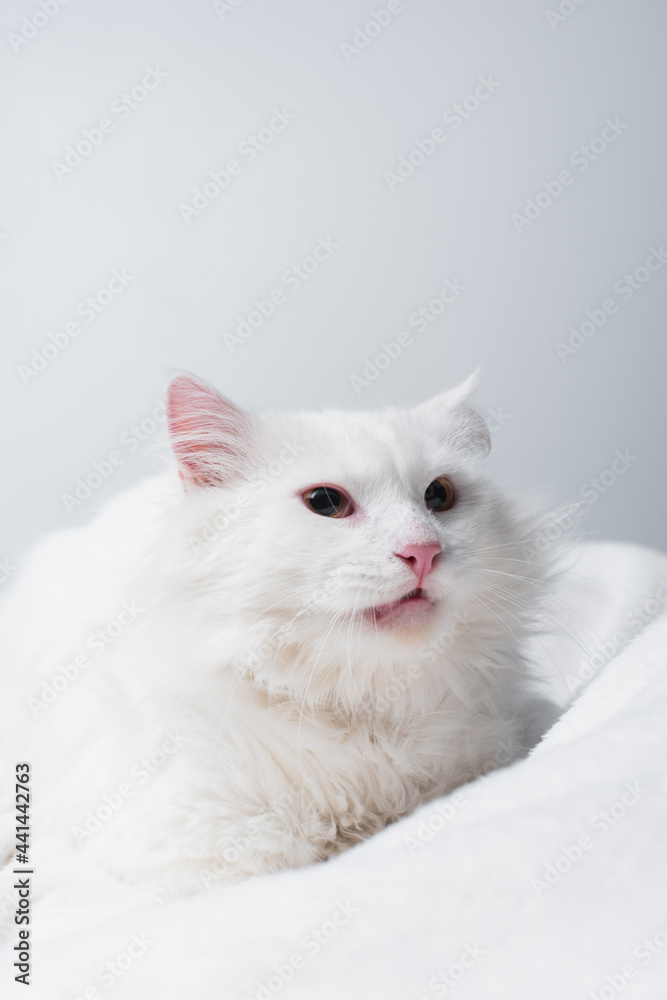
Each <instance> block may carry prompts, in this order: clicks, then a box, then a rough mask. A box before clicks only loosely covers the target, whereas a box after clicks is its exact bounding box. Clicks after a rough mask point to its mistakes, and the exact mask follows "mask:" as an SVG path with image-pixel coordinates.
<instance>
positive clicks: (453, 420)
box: [415, 369, 491, 455]
mask: <svg viewBox="0 0 667 1000" xmlns="http://www.w3.org/2000/svg"><path fill="white" fill-rule="evenodd" d="M478 384H479V369H477V371H476V372H473V374H472V375H469V376H468V378H467V379H466V380H465V382H461V384H460V385H457V386H455V387H454V388H453V389H448V390H447V392H441V393H440V394H439V395H438V396H433V397H432V399H427V400H426V402H425V403H422V404H421V405H420V406H417V407H415V412H416V413H418V414H419V415H420V416H421V417H422V418H426V419H427V420H429V422H432V423H435V424H437V426H438V427H441V428H442V432H443V435H444V436H445V437H446V438H447V440H450V441H451V442H452V444H453V445H454V447H456V448H463V449H466V450H467V451H474V452H480V453H481V454H483V455H486V454H488V451H489V449H490V448H491V437H490V435H489V428H488V427H487V424H486V421H485V420H484V418H483V417H482V416H481V414H480V413H478V412H477V410H476V409H475V408H474V407H473V406H471V405H470V402H469V399H470V396H471V395H472V394H473V392H474V391H475V389H476V388H477V386H478Z"/></svg>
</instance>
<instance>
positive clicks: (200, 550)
mask: <svg viewBox="0 0 667 1000" xmlns="http://www.w3.org/2000/svg"><path fill="white" fill-rule="evenodd" d="M179 378H180V382H179V380H177V383H174V384H176V385H177V387H178V385H180V395H179V394H178V392H176V391H175V390H174V388H173V385H174V384H173V385H172V395H171V404H170V413H171V421H172V432H173V442H174V449H175V453H176V455H177V457H178V460H179V461H178V470H179V471H180V473H181V479H182V480H183V482H184V484H185V489H184V488H183V485H182V483H181V481H180V480H179V477H178V475H177V466H176V465H174V464H173V463H172V467H171V468H170V469H169V470H168V471H167V472H165V473H164V475H160V476H158V477H155V478H153V479H150V480H147V481H145V482H143V483H141V484H140V485H139V486H137V487H135V488H134V489H132V490H130V491H129V492H128V493H126V494H124V495H123V496H120V497H118V498H116V499H114V500H113V501H112V502H110V503H109V504H108V505H107V506H106V508H105V509H103V510H102V512H101V513H100V514H99V515H98V516H97V518H96V519H95V520H93V521H92V522H91V523H90V524H88V525H86V526H84V527H79V528H75V529H72V530H68V531H63V532H60V533H58V534H55V535H53V536H51V537H49V538H47V539H45V540H44V541H43V542H42V543H41V544H40V545H38V546H37V547H36V549H35V550H34V551H33V552H32V553H31V554H30V556H29V557H28V559H27V560H26V562H25V565H24V568H23V571H22V573H21V575H20V578H19V579H18V580H17V582H16V584H15V585H14V587H13V590H12V592H11V593H10V594H9V595H8V596H7V597H6V598H5V600H4V602H3V605H2V609H1V614H2V639H1V640H0V641H1V645H0V663H1V668H0V669H2V700H1V707H0V713H1V714H0V719H1V721H2V734H3V758H4V759H3V760H2V761H1V762H0V763H1V767H2V775H3V777H5V776H7V775H10V779H11V776H12V775H13V768H14V764H15V762H16V761H18V760H30V761H31V762H32V769H33V823H34V829H35V830H37V831H39V836H40V838H50V839H53V840H54V841H56V842H58V843H61V844H62V843H65V844H69V845H70V846H72V845H76V846H78V847H79V848H80V850H81V851H83V852H84V853H85V854H86V855H87V856H88V857H89V858H90V859H91V860H94V861H97V862H99V863H100V864H102V865H104V866H106V867H107V868H109V869H110V870H112V871H113V872H115V873H117V874H119V875H121V876H123V877H125V878H128V879H138V878H145V877H146V876H147V873H148V872H149V871H150V872H153V871H160V870H164V869H168V868H169V869H176V870H178V869H179V868H180V869H183V870H191V869H193V868H200V867H208V868H210V867H211V866H214V867H215V868H216V870H217V871H222V873H223V877H225V878H229V879H230V880H232V879H237V878H240V877H245V876H248V875H254V874H259V873H261V872H269V871H275V870H277V869H280V868H283V867H290V866H297V865H301V864H305V863H308V862H312V861H316V860H319V859H323V858H326V857H328V856H330V855H332V854H335V853H337V852H338V851H340V850H341V849H343V848H345V847H346V846H348V845H351V844H353V843H355V842H357V841H359V840H361V839H363V838H365V837H368V836H369V835H370V834H372V833H373V832H374V831H376V830H379V829H381V828H382V827H384V826H385V825H386V824H387V823H389V822H392V821H393V820H395V819H397V818H398V817H399V816H401V815H404V814H406V813H407V812H409V811H410V810H412V809H414V808H415V807H416V806H417V805H419V804H420V803H422V802H424V801H425V800H428V799H431V798H433V797H435V796H438V795H441V794H443V793H445V792H447V791H448V790H450V789H451V788H453V787H455V786H456V785H458V784H461V783H462V782H465V781H468V780H469V779H471V778H473V777H474V776H476V775H479V774H480V773H483V772H484V771H486V770H489V769H490V768H492V767H495V766H498V765H499V764H501V763H506V762H507V761H508V760H509V759H510V757H512V756H517V755H520V754H521V753H522V752H525V750H527V749H528V748H529V746H531V745H532V744H534V742H535V741H536V740H537V738H538V737H539V735H540V733H541V731H542V729H543V728H544V726H545V724H546V721H545V720H546V717H547V715H548V714H549V709H548V708H547V713H546V715H545V714H544V709H545V705H544V703H543V701H542V700H541V699H540V698H539V697H538V696H537V695H536V694H535V693H534V691H533V690H531V686H530V683H529V682H530V675H529V670H528V668H527V667H526V665H525V664H524V662H523V657H522V648H523V645H524V642H525V639H526V636H527V634H528V632H529V631H530V630H531V629H533V628H534V627H535V625H536V622H537V619H538V613H539V606H540V598H541V596H542V595H543V588H544V584H545V581H546V579H547V570H546V568H545V567H544V566H542V565H540V564H539V562H538V561H536V560H535V559H526V558H525V553H524V550H523V548H522V546H523V544H524V543H525V541H526V540H527V538H528V537H529V536H531V534H532V533H533V532H534V530H535V523H534V521H533V517H532V515H531V514H529V513H524V512H522V508H521V506H520V505H519V504H517V503H516V501H514V500H512V499H509V498H507V497H505V496H504V495H503V494H502V493H501V492H500V491H499V490H498V489H497V488H496V487H495V486H493V485H492V484H491V483H489V482H488V481H487V479H486V478H485V477H484V475H483V472H482V462H483V456H484V453H485V452H486V450H487V446H488V435H487V433H486V429H485V427H484V425H483V422H482V421H481V418H479V417H478V416H477V414H476V413H475V411H474V410H473V409H472V408H471V407H469V406H468V404H467V402H466V399H467V395H468V393H469V392H470V390H471V388H472V386H471V384H465V385H464V386H463V387H460V388H459V389H458V390H453V391H452V392H451V393H448V394H444V395H442V396H439V397H436V399H434V400H431V401H429V402H428V403H426V404H423V405H422V406H420V407H416V408H414V409H412V410H398V409H396V410H393V409H392V410H386V411H383V412H379V413H367V412H337V411H327V412H322V413H270V414H260V415H256V416H252V417H247V416H243V415H240V414H239V413H238V411H237V410H235V409H234V408H233V407H231V404H227V403H226V402H225V401H223V400H222V399H221V398H220V397H217V396H216V395H215V394H214V393H213V391H212V390H210V389H208V388H207V387H205V386H204V385H203V384H202V383H199V382H197V381H196V380H191V379H189V378H188V377H186V376H181V377H179ZM192 400H194V409H193V411H192V412H193V417H192V420H190V421H189V422H188V420H187V419H186V420H185V422H184V419H183V414H184V412H187V410H188V406H189V405H191V401H192ZM197 406H199V411H198V412H197ZM445 474H446V475H448V476H449V477H450V478H451V479H452V480H453V481H454V483H455V485H456V487H457V490H458V492H459V500H458V502H457V504H456V505H455V506H454V507H452V509H451V510H449V511H446V512H443V513H439V514H435V513H433V512H432V511H431V510H429V509H428V508H427V506H426V504H425V503H424V500H423V494H424V490H425V488H426V487H427V486H428V484H429V483H430V482H431V480H433V479H434V478H435V477H437V476H441V475H445ZM318 483H330V484H337V485H340V486H342V487H344V488H345V489H346V490H347V492H348V493H349V494H350V496H351V497H352V498H353V499H354V501H355V503H356V504H357V505H358V507H359V509H360V512H361V513H360V516H358V517H350V518H342V519H330V518H326V517H321V516H318V515H317V514H314V513H313V512H312V511H309V510H308V509H307V508H306V506H305V505H304V504H303V502H302V501H301V499H300V493H302V492H303V491H304V490H305V489H306V488H308V487H310V486H313V485H317V484H318ZM434 537H435V538H437V539H438V540H439V542H440V544H441V546H442V555H441V557H440V558H439V559H438V562H437V565H436V566H435V568H434V571H433V573H432V575H431V577H430V578H429V581H428V586H429V590H430V594H431V596H432V597H433V599H434V600H435V601H436V604H435V608H434V610H433V613H432V614H431V617H430V619H429V621H428V622H427V624H426V625H424V626H422V627H420V628H412V629H410V628H407V627H405V628H394V629H377V630H376V629H375V628H374V627H373V624H372V622H369V621H368V619H367V618H362V617H361V616H360V613H359V612H360V610H361V609H363V608H369V607H378V606H380V605H382V604H386V603H388V602H391V601H395V600H397V599H398V598H400V597H401V596H402V595H403V594H405V593H406V592H408V591H410V590H411V589H412V588H413V586H414V576H413V574H412V571H411V570H410V568H409V567H408V566H407V565H406V564H405V562H404V561H403V560H400V559H398V558H397V557H396V555H395V553H396V552H399V551H401V547H403V546H405V545H407V544H418V543H420V542H427V541H429V540H432V539H433V538H434ZM123 602H125V603H126V605H128V606H129V607H130V609H132V608H133V607H134V610H133V611H130V612H128V611H127V609H126V610H125V612H124V613H123V614H122V616H121V617H122V619H123V621H126V622H128V624H126V625H122V623H121V628H122V631H121V634H119V635H118V636H117V637H114V638H113V641H112V642H111V643H110V644H109V645H108V646H107V647H106V648H105V652H103V653H100V654H98V653H97V652H95V647H94V641H95V640H94V639H91V636H92V635H94V633H95V630H96V629H99V628H102V629H105V630H106V628H107V627H108V625H109V623H112V622H114V621H116V620H117V618H118V614H119V611H120V609H121V606H122V605H123ZM133 602H134V603H133ZM132 616H134V620H132ZM115 630H116V631H118V626H116V627H115ZM91 643H92V645H91ZM82 653H85V654H87V657H88V661H89V664H90V665H89V666H86V667H85V668H82V669H80V670H79V671H78V672H77V670H76V669H74V670H72V669H70V671H69V672H70V674H71V676H72V677H73V679H72V680H71V682H70V683H69V684H68V686H67V689H66V690H63V691H62V693H60V694H58V697H57V698H56V700H54V701H53V702H52V703H51V704H46V702H45V700H44V695H45V694H46V695H48V691H49V688H50V689H51V690H52V691H53V680H54V678H55V677H56V676H57V675H58V674H59V673H60V671H61V670H62V668H63V666H64V665H66V664H70V665H71V664H72V662H73V660H74V657H75V656H76V655H77V654H82ZM45 682H46V683H47V685H48V686H47V688H45V687H44V686H43V685H44V683H45ZM59 683H60V687H63V686H64V682H62V681H61V682H59ZM156 751H157V753H156V754H155V756H154V757H153V758H152V759H151V757H150V755H151V753H155V752H156ZM146 761H148V764H147V763H146ZM151 770H152V772H153V773H150V772H151ZM128 788H129V792H128ZM2 794H3V808H5V807H6V808H8V809H10V811H11V805H10V799H11V795H12V794H13V785H12V788H11V789H9V788H6V789H4V790H3V793H2ZM105 796H106V798H105ZM105 806H106V808H105ZM91 814H92V815H93V816H94V815H95V814H97V816H96V819H97V826H98V827H99V828H97V829H93V828H94V827H95V825H96V824H95V819H92V820H91ZM107 814H108V815H107ZM101 817H103V818H101ZM86 821H87V825H86Z"/></svg>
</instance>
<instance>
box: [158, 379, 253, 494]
mask: <svg viewBox="0 0 667 1000" xmlns="http://www.w3.org/2000/svg"><path fill="white" fill-rule="evenodd" d="M167 419H168V423H169V433H170V435H171V441H172V447H173V450H174V454H175V456H176V459H177V461H178V464H179V471H180V476H181V479H182V480H183V485H184V486H185V487H186V489H187V487H188V486H189V485H192V486H200V487H205V486H222V485H224V484H225V483H226V482H227V481H228V480H229V479H230V478H233V477H234V476H235V475H238V473H239V471H240V468H241V462H242V459H243V455H244V454H245V453H247V449H248V435H249V425H248V421H247V418H246V417H245V415H244V414H243V413H241V412H240V410H237V409H236V407H235V406H232V404H231V403H229V402H227V400H226V399H223V397H222V396H221V395H220V394H219V393H217V392H216V391H215V389H213V388H211V386H209V385H206V383H205V382H200V381H199V380H198V379H195V378H194V377H193V376H192V375H177V376H176V378H174V379H173V380H172V382H171V383H170V385H169V388H168V389H167Z"/></svg>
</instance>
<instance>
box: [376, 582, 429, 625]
mask: <svg viewBox="0 0 667 1000" xmlns="http://www.w3.org/2000/svg"><path fill="white" fill-rule="evenodd" d="M432 608H433V601H431V600H429V598H428V597H427V596H426V594H425V593H424V591H423V590H422V589H421V587H418V588H417V589H416V590H411V591H410V593H408V594H404V595H403V597H401V598H399V600H398V601H392V602H391V604H381V605H380V606H379V607H377V608H369V609H368V611H367V615H368V616H369V618H370V620H371V621H374V622H375V624H376V625H393V624H394V623H397V622H400V623H401V624H406V625H407V624H415V625H417V624H420V623H421V622H422V621H423V620H424V619H425V618H426V616H427V615H428V613H429V611H430V610H431V609H432Z"/></svg>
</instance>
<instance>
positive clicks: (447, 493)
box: [424, 476, 456, 511]
mask: <svg viewBox="0 0 667 1000" xmlns="http://www.w3.org/2000/svg"><path fill="white" fill-rule="evenodd" d="M424 500H425V501H426V506H427V507H430V508H431V510H435V511H440V510H449V508H450V507H453V506H454V504H455V503H456V490H455V489H454V487H453V485H452V484H451V482H450V481H449V479H448V478H447V476H438V478H437V479H434V480H433V482H432V483H429V484H428V486H427V487H426V492H425V493H424Z"/></svg>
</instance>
